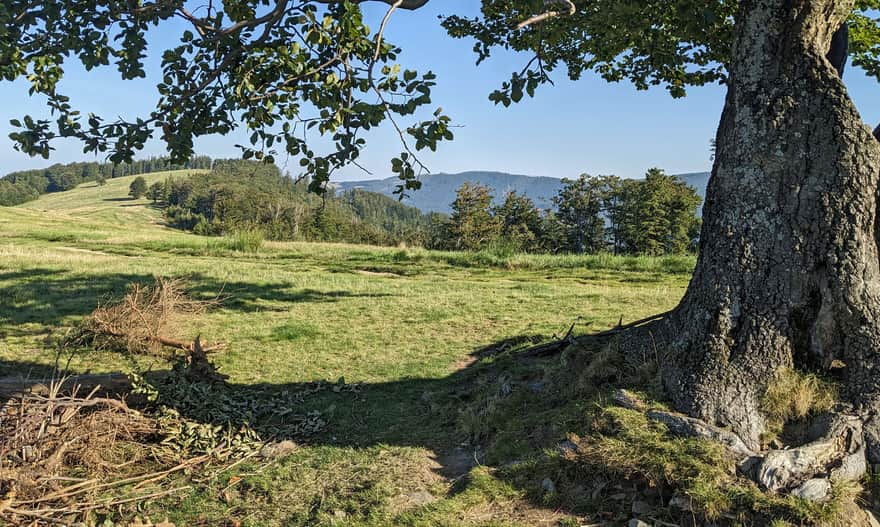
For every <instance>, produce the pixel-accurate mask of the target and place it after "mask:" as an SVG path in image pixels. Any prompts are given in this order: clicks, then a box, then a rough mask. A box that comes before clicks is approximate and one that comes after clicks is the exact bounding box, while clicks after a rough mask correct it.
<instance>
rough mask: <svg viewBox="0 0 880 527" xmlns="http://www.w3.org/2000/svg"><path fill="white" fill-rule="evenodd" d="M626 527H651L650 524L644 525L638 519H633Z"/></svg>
mask: <svg viewBox="0 0 880 527" xmlns="http://www.w3.org/2000/svg"><path fill="white" fill-rule="evenodd" d="M626 527H651V524H649V523H645V522H643V521H642V520H640V519H638V518H633V519H631V520H630V521H629V523H627V524H626Z"/></svg>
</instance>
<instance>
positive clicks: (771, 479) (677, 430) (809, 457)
mask: <svg viewBox="0 0 880 527" xmlns="http://www.w3.org/2000/svg"><path fill="white" fill-rule="evenodd" d="M612 400H613V401H614V402H615V403H617V404H618V405H620V406H623V407H625V408H628V409H631V410H638V411H642V412H645V415H646V416H647V417H648V418H649V419H651V420H653V421H657V422H659V423H662V424H664V425H666V427H667V429H668V430H669V432H670V433H672V434H674V435H679V436H689V437H702V438H705V439H709V440H712V441H716V442H719V443H721V444H722V445H723V446H724V447H725V449H726V450H727V451H728V453H730V455H731V457H732V458H733V459H735V460H737V467H738V469H739V471H740V472H741V473H743V474H744V475H746V476H748V477H750V478H751V479H753V480H754V481H755V482H757V483H758V484H760V485H761V486H762V487H763V488H765V489H767V490H769V491H772V492H787V493H791V494H792V495H795V496H799V497H802V498H804V499H810V500H814V501H823V500H825V499H828V498H829V497H830V494H831V489H832V482H835V481H858V480H859V479H861V477H862V476H863V475H864V474H865V473H866V471H867V459H866V455H865V439H864V431H863V426H862V419H861V418H860V417H858V416H856V415H852V414H851V413H847V410H848V409H847V408H844V407H842V406H840V407H838V408H835V409H834V410H833V411H830V412H827V413H824V414H822V415H820V416H818V417H816V418H815V419H814V420H813V422H812V425H811V426H810V428H809V430H808V431H807V443H806V444H804V445H801V446H797V447H794V448H788V449H771V450H768V451H765V452H754V451H752V450H751V449H749V448H748V447H747V446H746V445H745V443H744V442H743V441H742V439H741V438H740V437H739V436H737V435H736V434H734V433H733V432H731V431H729V430H725V429H722V428H719V427H716V426H713V425H710V424H708V423H706V422H705V421H702V420H700V419H696V418H693V417H688V416H686V415H683V414H678V413H673V412H664V411H656V410H648V411H645V409H646V408H647V405H646V404H645V403H644V402H643V401H641V400H640V399H639V398H638V397H637V396H636V395H634V394H632V393H630V392H628V391H626V390H618V391H616V392H615V393H614V394H613V395H612Z"/></svg>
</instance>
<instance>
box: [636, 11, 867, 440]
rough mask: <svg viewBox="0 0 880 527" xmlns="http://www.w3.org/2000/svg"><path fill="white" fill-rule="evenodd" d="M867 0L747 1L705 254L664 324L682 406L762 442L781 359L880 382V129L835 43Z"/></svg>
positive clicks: (665, 361) (659, 333) (854, 383)
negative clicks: (879, 136)
mask: <svg viewBox="0 0 880 527" xmlns="http://www.w3.org/2000/svg"><path fill="white" fill-rule="evenodd" d="M852 7H853V0H846V1H841V0H748V1H743V2H741V10H740V13H739V15H738V18H737V20H736V28H737V31H736V32H737V35H736V39H735V44H734V50H733V54H732V55H733V59H732V63H731V64H730V79H729V82H728V94H727V99H726V102H725V107H724V112H723V115H722V118H721V124H720V126H719V130H718V135H717V150H716V156H715V165H714V167H713V170H712V177H711V179H710V182H709V187H708V190H707V197H706V204H705V208H704V215H703V227H702V233H701V236H700V255H699V258H698V260H697V266H696V270H695V272H694V275H693V278H692V280H691V283H690V286H689V287H688V290H687V293H686V294H685V296H684V298H683V300H682V302H681V304H680V305H679V306H678V308H677V309H676V310H675V311H674V312H673V313H672V314H671V315H670V316H669V317H667V318H666V319H665V320H664V321H663V322H662V323H660V324H659V325H656V326H654V327H652V328H649V329H650V331H651V332H652V336H653V337H654V339H653V342H654V343H656V346H657V349H656V350H655V349H651V350H650V353H651V356H654V353H661V354H662V356H661V374H662V378H663V382H664V386H665V387H666V389H667V390H668V392H669V394H670V395H671V396H672V399H673V401H674V402H675V404H676V405H677V406H678V408H679V409H680V410H682V411H684V412H687V413H688V414H690V415H692V416H694V417H698V418H701V419H703V420H705V421H707V422H708V423H711V424H717V425H720V426H725V427H729V428H730V429H732V430H733V431H734V432H736V433H737V434H738V435H739V436H740V437H741V438H742V439H743V441H744V442H745V443H746V444H747V445H748V446H749V447H750V448H753V449H757V448H759V446H760V435H761V434H762V432H764V430H765V424H766V423H765V420H764V418H763V417H762V415H761V412H760V401H761V398H762V396H763V394H764V392H765V390H766V388H767V386H768V384H769V383H770V382H771V381H772V379H773V377H774V375H775V374H776V373H777V372H778V371H779V369H780V368H788V367H796V368H802V369H819V368H829V367H830V366H831V363H832V361H841V362H842V363H843V364H844V365H845V369H844V371H843V382H844V392H845V395H846V396H847V397H848V398H849V399H850V400H851V402H852V403H854V405H855V406H856V408H858V409H859V410H860V411H863V412H870V411H872V410H873V408H874V404H875V402H876V401H877V400H878V395H880V371H878V370H880V368H878V365H880V363H878V358H880V256H878V249H877V240H876V237H875V231H876V220H877V188H878V179H880V144H878V142H877V141H876V140H875V139H874V138H873V137H872V135H871V130H870V129H869V128H868V127H867V126H866V125H865V124H864V123H863V121H862V120H861V118H860V117H859V114H858V112H857V110H856V108H855V106H854V105H853V103H852V101H851V100H850V98H849V96H848V95H847V91H846V88H845V87H844V85H843V84H842V82H841V80H840V79H839V78H838V75H837V72H836V71H835V69H834V67H833V66H832V64H831V63H830V62H829V60H828V59H827V58H826V54H827V52H828V50H829V47H830V45H831V40H832V36H833V35H834V33H835V31H836V30H837V29H838V28H839V27H840V26H841V23H842V22H843V21H844V20H845V18H846V17H847V15H848V13H849V12H850V11H851V9H852ZM637 337H638V336H637ZM664 337H665V338H664ZM628 338H630V337H628ZM649 342H651V341H650V340H649ZM642 352H643V351H642ZM866 417H867V415H866Z"/></svg>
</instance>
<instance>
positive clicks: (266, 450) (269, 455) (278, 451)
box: [260, 440, 299, 459]
mask: <svg viewBox="0 0 880 527" xmlns="http://www.w3.org/2000/svg"><path fill="white" fill-rule="evenodd" d="M298 448H299V445H297V444H296V443H294V442H293V441H290V440H284V441H278V442H275V443H266V444H265V445H263V448H261V449H260V455H261V456H262V457H264V458H265V459H277V458H279V457H284V456H289V455H290V454H292V453H294V452H295V451H296V450H297V449H298Z"/></svg>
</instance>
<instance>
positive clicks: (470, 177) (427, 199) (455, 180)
mask: <svg viewBox="0 0 880 527" xmlns="http://www.w3.org/2000/svg"><path fill="white" fill-rule="evenodd" d="M679 177H680V178H682V179H683V180H684V181H685V182H686V183H687V184H688V185H691V186H692V187H694V188H696V189H697V192H698V193H699V194H700V197H702V198H704V199H705V196H706V185H707V183H708V181H709V172H694V173H690V174H681V175H679ZM421 181H422V188H421V189H419V190H417V191H414V192H409V196H408V197H407V198H405V199H404V200H403V203H404V204H406V205H410V206H412V207H416V208H418V209H420V210H421V211H422V212H444V213H447V214H448V213H450V212H451V211H452V210H451V208H450V205H451V204H452V202H453V201H454V200H455V191H456V190H458V188H459V187H460V186H461V185H462V184H464V183H465V182H469V183H480V184H482V185H486V186H487V187H489V188H491V189H492V194H493V195H494V196H495V201H496V202H498V201H499V200H501V199H503V198H504V195H505V194H507V193H508V192H509V191H511V190H515V191H517V192H519V193H521V194H525V195H527V196H528V197H530V198H531V199H532V201H534V202H535V205H537V206H538V207H539V208H541V209H549V208H552V207H553V196H555V195H556V194H557V192H559V189H560V188H561V187H562V180H560V179H557V178H552V177H546V176H525V175H521V174H508V173H506V172H489V171H471V172H461V173H459V174H429V175H427V176H422V178H421ZM398 183H400V180H399V179H397V177H389V178H385V179H373V180H367V181H340V182H338V183H337V187H336V188H337V189H338V190H341V191H348V190H354V189H362V190H367V191H370V192H377V193H379V194H385V195H386V196H394V189H395V188H396V187H397V185H398Z"/></svg>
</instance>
